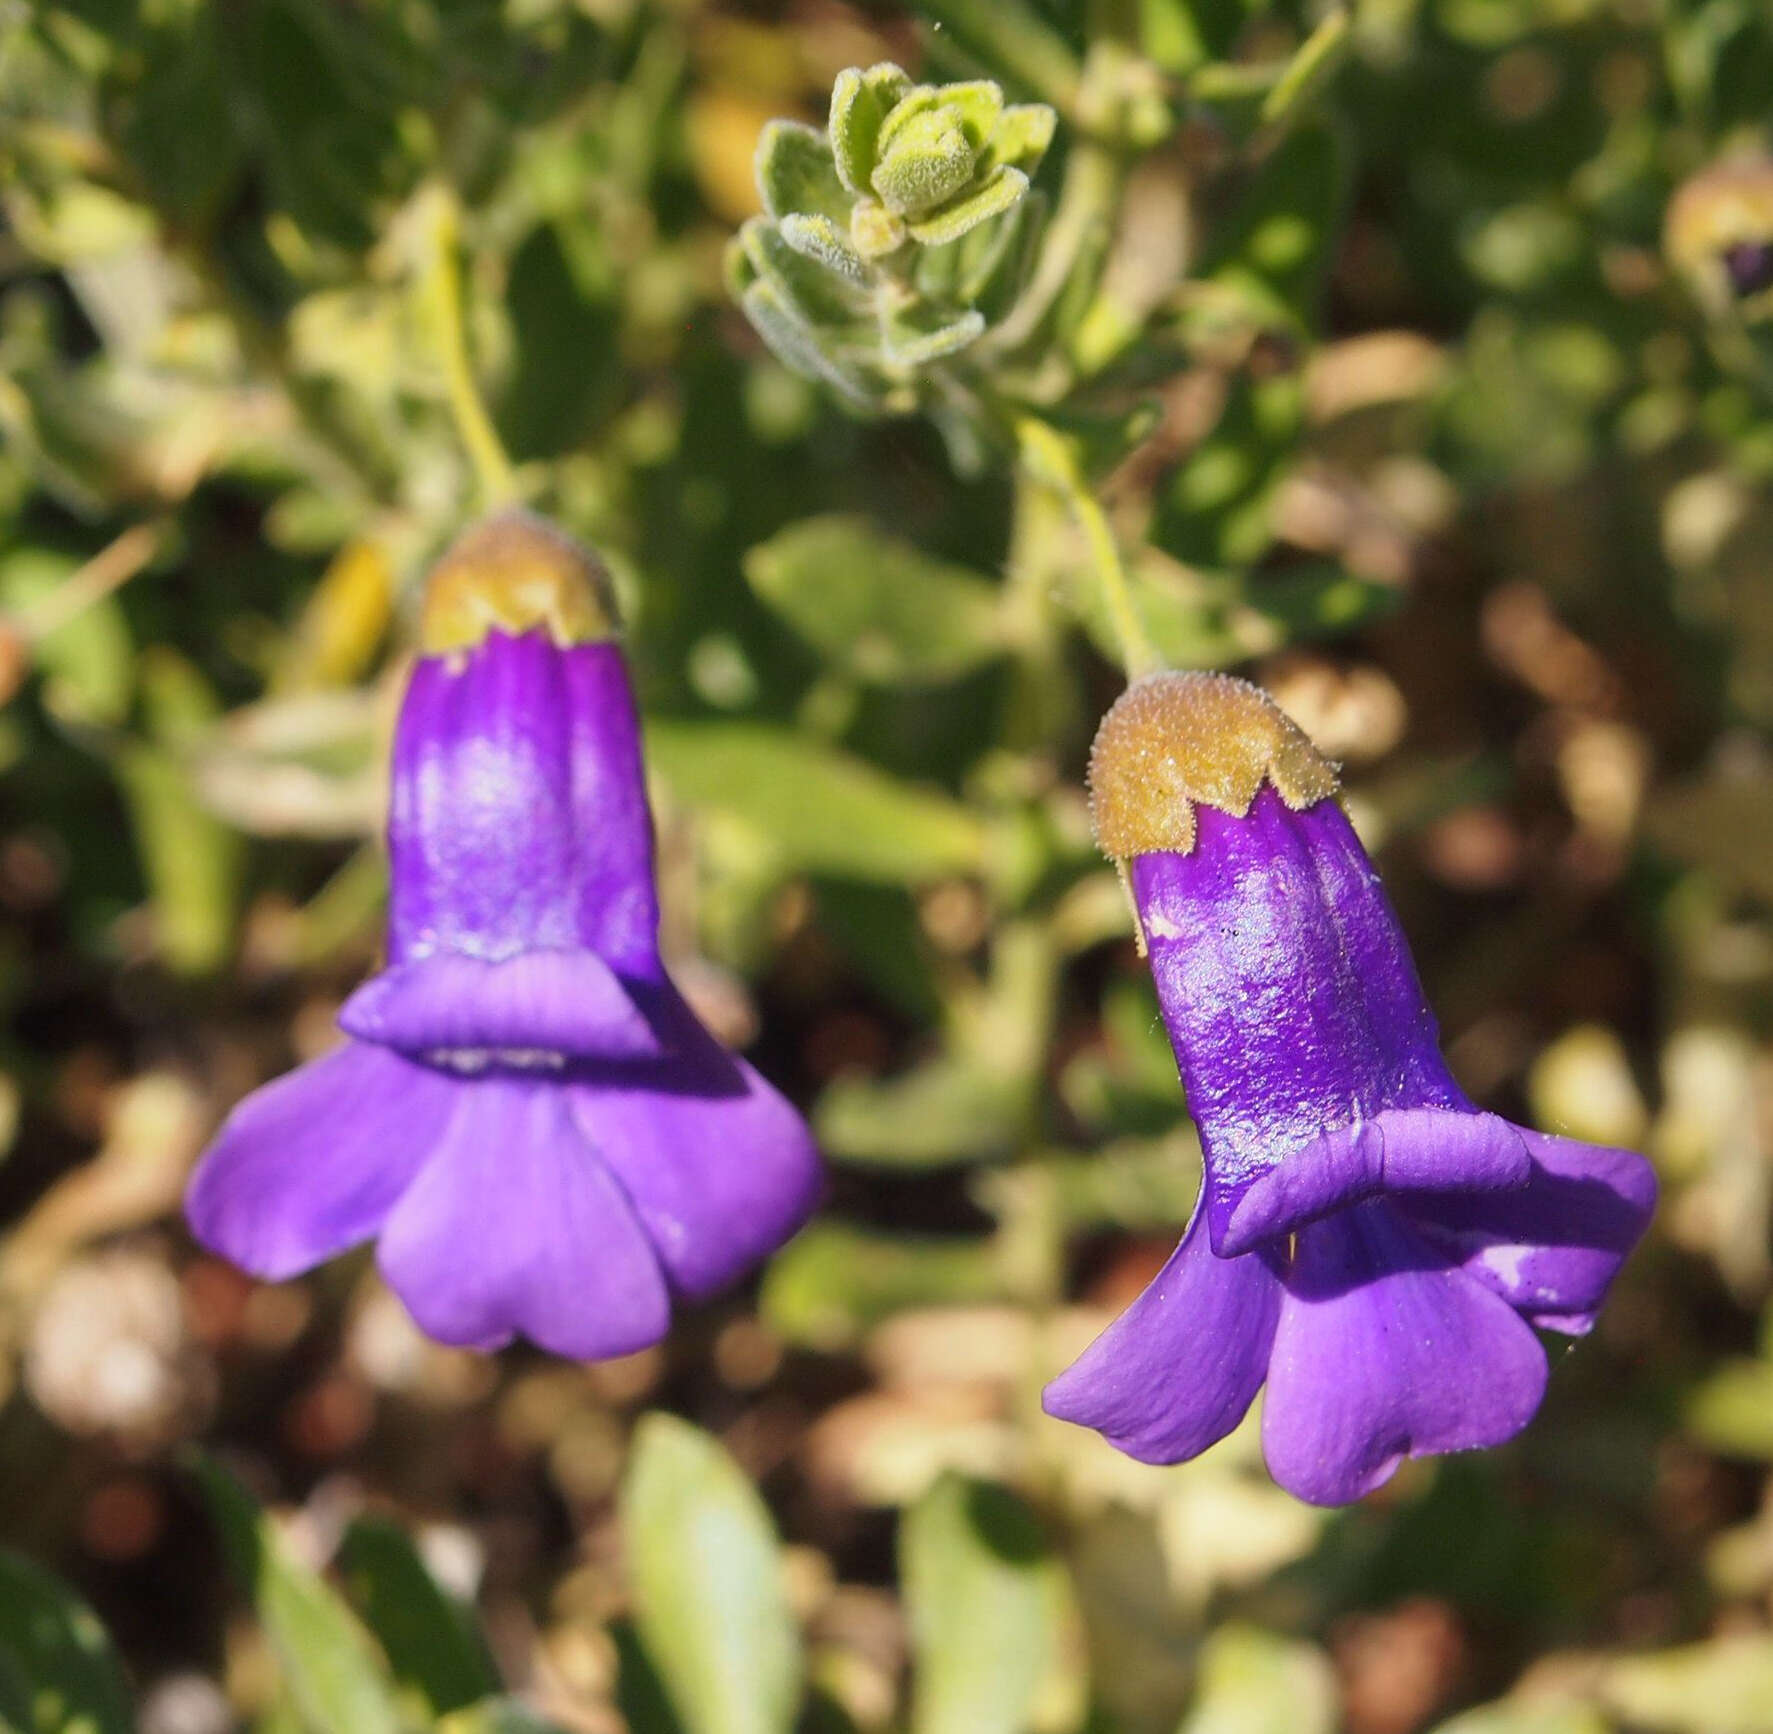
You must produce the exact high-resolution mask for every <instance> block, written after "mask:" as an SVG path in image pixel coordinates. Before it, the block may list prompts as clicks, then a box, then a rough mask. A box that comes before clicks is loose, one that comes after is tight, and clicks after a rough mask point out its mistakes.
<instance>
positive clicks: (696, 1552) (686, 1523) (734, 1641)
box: [621, 1414, 801, 1734]
mask: <svg viewBox="0 0 1773 1734" xmlns="http://www.w3.org/2000/svg"><path fill="white" fill-rule="evenodd" d="M621 1513H622V1525H623V1531H624V1534H625V1537H626V1540H627V1547H628V1560H629V1568H630V1570H631V1572H632V1573H633V1579H634V1600H635V1610H634V1613H635V1625H636V1629H637V1630H638V1632H639V1635H640V1640H641V1642H642V1643H643V1644H644V1645H645V1646H646V1651H647V1654H648V1656H649V1657H650V1658H651V1660H652V1662H653V1664H654V1665H655V1666H656V1668H657V1669H658V1672H659V1677H660V1679H661V1680H662V1682H663V1684H664V1687H665V1690H666V1692H667V1694H668V1695H669V1696H670V1699H671V1703H672V1705H673V1707H674V1708H675V1709H676V1711H677V1714H678V1716H679V1718H680V1719H681V1720H682V1722H683V1726H684V1730H685V1734H787V1731H788V1730H789V1729H791V1728H792V1727H793V1725H794V1719H795V1715H796V1712H797V1710H798V1708H799V1704H800V1693H801V1657H800V1634H799V1631H798V1629H797V1628H796V1626H795V1623H794V1617H793V1615H792V1613H791V1612H790V1611H789V1608H788V1603H787V1598H786V1596H785V1594H784V1590H783V1581H782V1560H781V1553H780V1549H779V1546H778V1544H777V1541H776V1537H775V1532H774V1529H773V1527H772V1525H771V1523H770V1517H769V1513H768V1511H767V1510H766V1509H765V1508H764V1504H763V1501H762V1500H761V1499H760V1498H759V1497H758V1493H757V1489H756V1488H755V1487H753V1486H752V1484H751V1482H750V1480H749V1478H748V1477H747V1476H746V1475H745V1473H744V1472H743V1471H742V1470H741V1469H740V1468H739V1466H738V1465H737V1464H736V1463H734V1462H733V1460H732V1459H731V1458H730V1457H729V1456H728V1455H727V1454H726V1452H725V1451H724V1450H723V1449H722V1448H721V1447H720V1445H718V1444H717V1443H716V1442H715V1441H714V1440H713V1439H711V1438H709V1436H708V1435H707V1434H706V1433H702V1432H700V1431H698V1430H697V1429H696V1428H694V1427H691V1426H690V1425H689V1424H688V1423H687V1422H684V1421H679V1420H677V1419H676V1418H675V1417H674V1416H670V1415H662V1414H652V1415H648V1416H646V1417H645V1418H644V1419H643V1420H642V1422H641V1423H640V1426H639V1428H638V1429H637V1431H636V1433H635V1437H634V1447H633V1454H632V1457H631V1459H630V1463H629V1468H628V1474H627V1478H626V1480H625V1481H624V1482H623V1486H622V1496H621Z"/></svg>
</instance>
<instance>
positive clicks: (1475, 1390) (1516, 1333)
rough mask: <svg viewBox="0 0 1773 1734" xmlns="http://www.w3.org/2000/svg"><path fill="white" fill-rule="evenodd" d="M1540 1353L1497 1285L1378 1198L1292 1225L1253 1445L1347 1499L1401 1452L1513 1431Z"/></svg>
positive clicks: (1281, 1477)
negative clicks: (1292, 1245) (1452, 1260)
mask: <svg viewBox="0 0 1773 1734" xmlns="http://www.w3.org/2000/svg"><path fill="white" fill-rule="evenodd" d="M1545 1380H1546V1363H1545V1352H1544V1350H1543V1349H1541V1348H1540V1346H1539V1341H1538V1339H1537V1338H1536V1337H1535V1336H1534V1335H1533V1332H1532V1330H1531V1329H1530V1328H1529V1327H1528V1326H1527V1324H1526V1323H1525V1322H1524V1321H1523V1320H1522V1319H1521V1318H1520V1317H1519V1316H1518V1315H1517V1314H1516V1313H1515V1312H1514V1311H1513V1310H1512V1309H1511V1308H1510V1307H1509V1306H1508V1304H1507V1302H1505V1301H1503V1300H1502V1299H1501V1298H1499V1297H1498V1296H1497V1295H1496V1294H1494V1293H1493V1292H1491V1290H1489V1289H1488V1288H1486V1287H1484V1286H1483V1285H1482V1284H1481V1283H1479V1282H1477V1281H1475V1280H1474V1279H1473V1278H1471V1277H1469V1276H1467V1275H1465V1274H1464V1273H1463V1272H1461V1271H1459V1270H1457V1269H1450V1268H1449V1267H1448V1264H1447V1261H1446V1260H1445V1258H1444V1257H1442V1256H1440V1255H1438V1254H1436V1253H1435V1252H1434V1251H1433V1250H1432V1249H1431V1248H1430V1247H1429V1246H1428V1245H1427V1243H1426V1242H1425V1241H1423V1240H1421V1239H1420V1238H1419V1237H1418V1236H1416V1235H1415V1234H1413V1233H1412V1232H1411V1231H1410V1229H1409V1228H1408V1227H1407V1226H1406V1225H1405V1224H1404V1222H1403V1220H1402V1218H1401V1217H1400V1216H1399V1215H1398V1214H1397V1212H1396V1211H1395V1210H1394V1209H1393V1207H1392V1206H1391V1205H1390V1204H1389V1203H1387V1202H1384V1201H1378V1200H1376V1201H1373V1202H1370V1203H1367V1204H1358V1205H1354V1206H1351V1207H1350V1208H1348V1209H1346V1210H1342V1211H1339V1212H1338V1213H1337V1214H1336V1215H1335V1216H1333V1217H1329V1218H1327V1219H1325V1220H1324V1221H1321V1222H1315V1223H1313V1224H1311V1225H1310V1226H1309V1227H1308V1228H1305V1229H1303V1230H1301V1231H1300V1234H1299V1241H1298V1250H1297V1254H1296V1256H1295V1258H1294V1260H1293V1264H1292V1268H1291V1270H1290V1271H1289V1272H1288V1275H1287V1279H1286V1298H1285V1299H1284V1301H1283V1302H1282V1304H1281V1308H1280V1322H1279V1324H1278V1325H1277V1327H1276V1329H1275V1334H1274V1353H1273V1356H1272V1358H1271V1360H1270V1362H1269V1366H1268V1392H1267V1396H1266V1397H1265V1399H1264V1402H1263V1410H1262V1452H1263V1456H1264V1457H1265V1458H1266V1459H1267V1461H1268V1468H1269V1473H1270V1474H1272V1475H1273V1476H1274V1478H1275V1480H1276V1481H1278V1482H1279V1483H1280V1484H1281V1486H1283V1487H1285V1488H1286V1489H1287V1490H1288V1491H1289V1492H1291V1493H1295V1494H1297V1495H1298V1496H1299V1498H1301V1499H1305V1500H1309V1501H1310V1502H1311V1503H1312V1504H1314V1505H1346V1504H1348V1503H1350V1502H1351V1501H1353V1500H1356V1499H1359V1498H1361V1497H1362V1496H1363V1495H1364V1494H1367V1493H1370V1492H1371V1491H1372V1490H1373V1489H1374V1488H1375V1487H1377V1486H1379V1485H1380V1484H1381V1483H1382V1482H1384V1481H1386V1480H1388V1479H1389V1478H1390V1476H1391V1474H1392V1471H1393V1470H1394V1469H1396V1467H1397V1465H1398V1464H1399V1463H1400V1462H1401V1461H1402V1460H1403V1459H1404V1458H1406V1457H1426V1456H1432V1455H1436V1454H1438V1453H1441V1452H1446V1451H1468V1450H1472V1449H1474V1448H1476V1447H1479V1446H1486V1445H1499V1444H1501V1443H1502V1442H1503V1441H1504V1440H1505V1439H1512V1438H1513V1437H1514V1435H1515V1434H1516V1433H1518V1432H1519V1431H1520V1430H1521V1429H1522V1428H1523V1427H1525V1426H1526V1424H1527V1423H1528V1422H1529V1421H1530V1420H1532V1418H1533V1415H1534V1412H1535V1411H1536V1410H1537V1409H1538V1407H1539V1401H1540V1398H1541V1397H1543V1395H1544V1394H1545Z"/></svg>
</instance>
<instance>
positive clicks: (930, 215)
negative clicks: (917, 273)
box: [905, 168, 1028, 247]
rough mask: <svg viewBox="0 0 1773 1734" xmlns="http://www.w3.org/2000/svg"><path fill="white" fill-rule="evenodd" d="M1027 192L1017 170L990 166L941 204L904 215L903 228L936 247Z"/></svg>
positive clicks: (1021, 173)
mask: <svg viewBox="0 0 1773 1734" xmlns="http://www.w3.org/2000/svg"><path fill="white" fill-rule="evenodd" d="M1027 191H1028V177H1027V176H1026V175H1025V174H1023V172H1022V171H1021V170H1020V169H1012V168H1000V169H994V170H992V172H991V173H990V174H989V175H987V176H986V178H985V179H984V180H982V181H980V182H979V183H978V184H977V185H976V186H972V187H969V188H968V189H967V191H965V192H963V193H961V194H959V195H958V196H957V197H955V198H952V199H950V200H949V201H948V203H947V204H945V205H940V206H938V207H937V208H936V209H935V210H933V211H925V212H924V213H923V215H921V216H913V217H908V218H907V219H906V223H905V227H906V228H907V229H908V230H909V231H910V233H911V238H912V240H914V241H920V242H922V243H923V245H924V246H926V247H940V246H942V245H944V244H945V243H947V242H949V241H957V240H959V239H960V237H961V236H962V235H964V234H966V232H967V231H968V230H969V229H976V228H977V227H978V226H979V224H981V223H983V222H985V221H986V220H987V219H988V218H991V217H995V216H998V215H1000V214H1001V213H1002V212H1004V211H1007V210H1008V209H1009V208H1010V207H1011V206H1012V205H1014V204H1016V203H1017V202H1018V201H1019V200H1020V199H1021V198H1022V196H1023V195H1024V194H1025V193H1026V192H1027Z"/></svg>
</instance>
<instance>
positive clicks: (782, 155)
mask: <svg viewBox="0 0 1773 1734" xmlns="http://www.w3.org/2000/svg"><path fill="white" fill-rule="evenodd" d="M753 165H754V168H755V171H756V175H757V193H758V197H759V198H761V199H762V200H763V208H764V210H766V211H767V212H768V213H769V214H770V215H771V216H772V217H778V218H780V217H786V216H788V215H790V214H792V213H796V212H798V213H799V214H801V215H803V216H814V217H829V218H831V220H832V221H833V222H836V223H847V222H848V221H849V214H850V201H849V197H848V195H847V194H846V193H845V192H844V189H843V183H842V182H841V181H840V180H838V178H837V166H836V164H834V163H833V162H832V160H831V146H830V144H829V143H827V142H826V138H825V135H824V134H823V133H822V132H820V131H819V130H818V128H817V127H810V126H807V125H806V124H805V123H804V122H802V121H798V120H772V121H771V122H769V124H768V125H767V126H765V127H764V129H763V131H762V132H761V133H760V134H759V135H758V139H757V154H756V156H755V157H754V158H753Z"/></svg>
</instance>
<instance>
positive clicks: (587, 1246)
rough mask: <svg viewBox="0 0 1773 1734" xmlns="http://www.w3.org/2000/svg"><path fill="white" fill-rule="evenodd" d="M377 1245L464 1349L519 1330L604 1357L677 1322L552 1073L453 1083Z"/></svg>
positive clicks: (631, 1217)
mask: <svg viewBox="0 0 1773 1734" xmlns="http://www.w3.org/2000/svg"><path fill="white" fill-rule="evenodd" d="M378 1258H379V1261H380V1264H381V1267H382V1274H383V1275H384V1276H385V1277H386V1278H387V1279H388V1284H389V1286H390V1287H391V1288H392V1289H393V1290H394V1292H395V1293H396V1294H398V1295H399V1296H400V1298H401V1299H402V1300H403V1301H404V1302H405V1303H406V1305H407V1309H408V1310H409V1311H410V1312H411V1313H412V1315H413V1317H414V1318H415V1319H416V1320H417V1321H418V1322H419V1325H420V1326H421V1327H422V1328H423V1329H424V1330H425V1331H426V1333H427V1334H429V1335H430V1336H433V1337H435V1338H437V1340H438V1341H439V1342H445V1343H456V1344H459V1345H461V1346H462V1347H464V1348H474V1349H496V1348H499V1347H501V1346H502V1345H504V1344H505V1343H508V1342H509V1341H510V1340H511V1339H512V1338H513V1337H515V1336H520V1335H521V1336H524V1337H527V1338H528V1339H529V1340H530V1341H531V1342H533V1343H536V1344H538V1345H539V1346H540V1347H542V1348H544V1349H548V1350H550V1351H551V1352H553V1353H554V1354H557V1355H563V1356H566V1357H568V1358H569V1359H573V1360H595V1359H600V1358H602V1357H604V1356H609V1355H623V1354H629V1353H631V1352H633V1351H634V1350H636V1349H641V1348H645V1347H646V1346H647V1345H648V1344H651V1343H656V1342H657V1341H658V1340H659V1339H660V1338H661V1337H662V1336H664V1334H665V1332H666V1330H667V1329H668V1327H669V1325H670V1320H671V1303H670V1296H669V1293H668V1291H667V1289H666V1285H665V1276H664V1272H663V1271H662V1270H661V1269H660V1267H659V1261H658V1259H657V1258H656V1257H655V1255H654V1253H653V1249H652V1246H651V1244H650V1242H649V1241H648V1239H647V1235H646V1231H645V1230H644V1228H643V1227H642V1226H641V1223H640V1221H639V1219H638V1217H637V1216H636V1214H635V1210H634V1205H633V1203H632V1201H631V1200H630V1199H629V1197H628V1195H627V1193H626V1192H624V1191H623V1189H622V1186H621V1184H620V1182H619V1181H618V1180H617V1179H616V1177H615V1175H614V1174H613V1173H612V1172H611V1171H610V1169H609V1167H608V1166H607V1165H606V1164H605V1163H604V1162H603V1161H602V1160H601V1159H600V1158H599V1156H598V1153H597V1152H596V1151H595V1150H593V1149H592V1147H591V1146H590V1144H589V1143H588V1142H587V1141H586V1139H585V1136H584V1133H583V1132H582V1131H581V1129H580V1127H579V1125H578V1123H577V1121H576V1120H575V1119H574V1116H573V1113H572V1108H571V1104H570V1101H569V1099H568V1096H567V1093H566V1092H565V1090H563V1089H562V1088H561V1087H560V1086H559V1085H558V1084H557V1083H555V1082H553V1081H552V1080H549V1079H546V1078H526V1077H513V1076H509V1075H505V1074H499V1073H494V1074H491V1075H488V1076H486V1077H481V1078H476V1079H473V1080H471V1081H469V1082H465V1083H463V1084H462V1085H461V1086H460V1087H459V1088H458V1090H457V1092H456V1101H455V1111H454V1113H453V1114H452V1115H451V1118H450V1121H449V1124H448V1126H447V1127H446V1128H445V1129H444V1131H443V1134H442V1136H441V1137H440V1138H438V1139H437V1141H436V1143H435V1144H434V1146H433V1148H432V1150H431V1152H430V1156H429V1159H428V1160H427V1161H426V1163H425V1165H424V1167H423V1169H422V1171H421V1172H420V1173H419V1175H418V1177H417V1178H416V1179H415V1180H414V1181H413V1183H412V1185H411V1186H410V1187H409V1188H408V1189H407V1191H406V1193H405V1194H404V1196H403V1197H402V1198H401V1199H400V1201H399V1203H398V1204H397V1205H396V1206H395V1207H394V1209H393V1210H392V1212H390V1214H389V1216H388V1220H387V1223H386V1225H385V1226H384V1227H383V1229H382V1236H381V1242H380V1246H379V1249H378Z"/></svg>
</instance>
